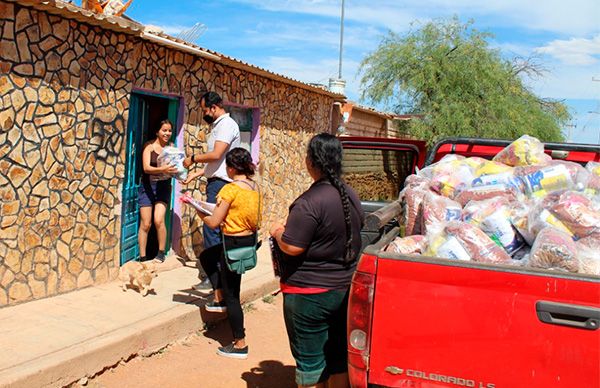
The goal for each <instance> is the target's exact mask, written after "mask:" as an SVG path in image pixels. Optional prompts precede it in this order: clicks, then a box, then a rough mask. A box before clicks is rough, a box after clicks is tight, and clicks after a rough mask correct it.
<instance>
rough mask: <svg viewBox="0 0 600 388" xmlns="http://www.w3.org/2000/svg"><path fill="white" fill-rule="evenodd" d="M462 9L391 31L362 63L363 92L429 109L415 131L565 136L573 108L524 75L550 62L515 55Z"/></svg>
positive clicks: (431, 136) (398, 107)
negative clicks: (503, 51) (507, 54)
mask: <svg viewBox="0 0 600 388" xmlns="http://www.w3.org/2000/svg"><path fill="white" fill-rule="evenodd" d="M472 24H473V22H472V21H471V22H468V23H466V24H463V23H461V22H460V21H459V20H458V19H457V18H456V17H455V18H453V19H450V20H440V21H434V22H430V23H427V24H426V25H424V26H423V27H422V28H420V29H417V30H414V31H411V32H409V33H407V34H405V35H403V36H400V35H398V34H395V33H393V32H389V33H388V35H387V36H386V37H384V38H383V40H382V41H381V43H380V44H379V47H378V48H377V49H376V50H375V51H374V52H372V53H370V54H369V55H368V56H367V57H366V58H365V59H364V60H363V61H362V63H361V67H360V71H361V72H362V79H361V86H362V89H363V94H362V96H363V99H367V100H370V101H371V102H373V103H385V104H387V105H388V106H390V105H395V108H392V109H394V110H395V111H396V112H398V113H404V114H406V113H412V114H420V115H422V119H420V120H412V121H411V122H410V124H409V126H408V131H409V133H410V134H412V135H414V136H416V137H418V138H422V139H425V140H427V141H428V142H430V143H431V142H434V141H435V140H437V139H439V138H441V137H446V136H472V137H488V138H502V139H515V138H517V137H519V136H521V135H523V134H528V135H531V136H535V137H537V138H539V139H541V140H545V141H561V140H563V136H562V133H561V129H560V128H561V125H563V124H565V123H566V122H567V121H568V120H569V119H570V115H569V112H568V110H567V107H566V106H565V104H563V103H562V102H560V101H553V100H547V99H542V98H539V97H537V96H536V95H535V94H534V93H533V92H531V91H530V90H529V89H528V88H527V87H526V86H525V85H524V83H523V80H522V79H521V76H523V75H530V76H531V75H539V74H540V73H541V72H542V71H543V70H542V69H541V67H540V66H539V65H537V64H535V63H534V62H533V61H531V60H524V61H519V62H517V61H508V60H505V59H503V58H502V57H501V55H500V52H499V51H498V50H495V49H492V48H490V47H489V45H488V43H487V39H489V38H491V34H489V33H483V32H479V31H477V30H475V29H473V28H472Z"/></svg>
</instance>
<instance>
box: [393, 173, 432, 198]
mask: <svg viewBox="0 0 600 388" xmlns="http://www.w3.org/2000/svg"><path fill="white" fill-rule="evenodd" d="M430 183H431V181H430V180H429V178H425V177H423V176H419V175H416V174H412V175H409V176H407V177H406V179H405V180H404V189H408V188H415V187H421V188H428V187H429V184H430ZM403 191H404V190H403ZM400 197H402V192H401V193H400ZM400 199H402V198H400Z"/></svg>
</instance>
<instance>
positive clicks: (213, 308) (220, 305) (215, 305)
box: [204, 300, 227, 313]
mask: <svg viewBox="0 0 600 388" xmlns="http://www.w3.org/2000/svg"><path fill="white" fill-rule="evenodd" d="M204 309H205V310H206V311H209V312H211V313H224V312H226V311H227V306H226V305H225V301H224V300H222V301H220V302H210V303H207V304H205V305H204Z"/></svg>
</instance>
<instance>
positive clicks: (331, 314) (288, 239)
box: [270, 133, 364, 388]
mask: <svg viewBox="0 0 600 388" xmlns="http://www.w3.org/2000/svg"><path fill="white" fill-rule="evenodd" d="M305 160H306V168H307V170H308V173H309V175H310V176H311V178H312V179H313V184H312V185H311V186H310V188H309V189H308V190H307V191H305V192H304V193H303V194H302V195H300V197H298V198H297V199H296V200H295V201H294V203H292V205H291V206H290V209H289V216H288V218H287V222H286V223H285V225H284V224H282V223H278V222H276V223H274V224H273V226H272V227H271V230H270V234H271V236H272V237H273V238H274V239H275V240H276V241H277V244H278V245H279V248H281V250H282V251H283V252H284V253H285V254H286V255H285V258H284V261H283V262H282V263H281V264H282V268H281V270H282V273H281V291H282V292H283V298H284V299H283V301H284V302H283V303H284V305H283V316H284V320H285V326H286V329H287V332H288V337H289V342H290V347H291V350H292V355H293V356H294V359H295V360H296V383H297V384H298V386H299V387H336V388H339V387H348V386H349V381H348V365H347V354H346V314H347V308H348V292H349V289H350V282H351V280H352V274H353V273H354V270H355V268H356V261H357V257H358V254H359V252H360V247H361V238H360V230H361V227H362V223H363V220H364V214H363V211H362V209H361V205H360V200H359V199H358V196H357V195H356V193H355V192H354V190H352V189H351V188H350V187H349V186H348V185H346V183H344V182H343V181H342V178H341V172H342V145H341V143H340V141H339V140H338V139H337V138H336V137H335V136H333V135H330V134H327V133H321V134H319V135H316V136H314V137H313V138H312V139H311V140H310V143H309V145H308V150H307V155H306V159H305Z"/></svg>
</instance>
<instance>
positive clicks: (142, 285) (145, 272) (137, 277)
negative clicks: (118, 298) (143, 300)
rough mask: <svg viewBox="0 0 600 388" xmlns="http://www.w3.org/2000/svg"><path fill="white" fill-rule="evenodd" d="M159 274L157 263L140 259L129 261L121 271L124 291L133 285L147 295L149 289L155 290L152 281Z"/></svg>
mask: <svg viewBox="0 0 600 388" xmlns="http://www.w3.org/2000/svg"><path fill="white" fill-rule="evenodd" d="M157 276H158V272H157V271H156V265H155V264H146V263H140V262H138V261H128V262H127V263H125V264H123V266H122V267H121V269H120V271H119V280H120V281H121V288H122V289H123V291H127V286H128V285H131V286H133V287H134V288H137V289H138V291H139V292H140V294H142V296H146V295H147V294H148V291H150V290H151V289H152V290H153V288H151V287H150V283H152V279H153V278H155V277H157Z"/></svg>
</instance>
